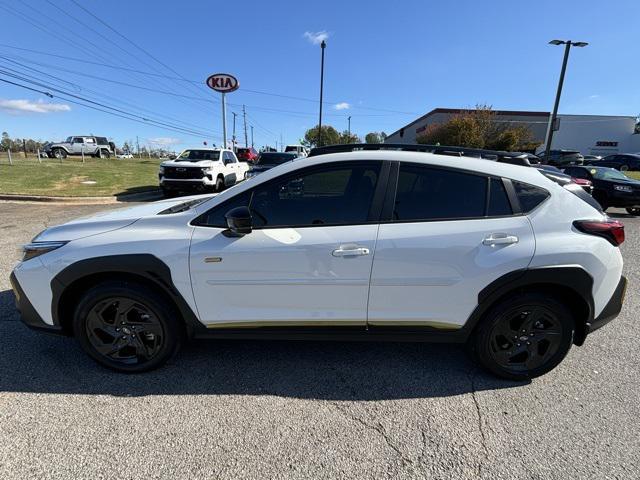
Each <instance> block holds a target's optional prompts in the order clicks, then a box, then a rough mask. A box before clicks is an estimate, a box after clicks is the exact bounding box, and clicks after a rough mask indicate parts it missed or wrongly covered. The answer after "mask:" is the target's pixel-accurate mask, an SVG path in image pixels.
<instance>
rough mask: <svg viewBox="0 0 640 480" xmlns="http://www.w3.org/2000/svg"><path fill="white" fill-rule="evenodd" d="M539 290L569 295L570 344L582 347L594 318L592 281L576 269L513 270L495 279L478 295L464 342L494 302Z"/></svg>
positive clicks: (582, 271)
mask: <svg viewBox="0 0 640 480" xmlns="http://www.w3.org/2000/svg"><path fill="white" fill-rule="evenodd" d="M528 288H542V289H546V290H549V291H550V293H555V292H554V291H553V290H554V289H555V290H557V292H571V295H570V297H571V298H567V299H566V300H567V301H568V302H569V303H570V304H571V307H572V311H573V312H574V314H576V319H575V320H576V334H575V337H574V343H575V344H577V345H582V343H584V340H585V338H586V335H587V333H588V331H589V325H590V324H591V323H592V322H593V318H594V310H595V307H594V301H593V278H592V277H591V275H589V273H588V272H587V271H586V270H584V269H583V268H581V267H578V266H564V267H563V266H558V267H541V268H529V269H522V270H515V271H513V272H509V273H507V274H505V275H502V276H501V277H499V278H497V279H496V280H494V281H493V282H491V283H490V284H489V285H487V286H486V287H485V288H483V289H482V290H481V291H480V292H479V293H478V305H477V306H476V308H475V309H474V311H473V313H472V314H471V316H470V317H469V319H468V320H467V322H466V323H465V325H464V327H463V328H462V330H463V331H464V337H465V338H466V339H468V337H469V335H471V333H472V332H473V330H474V329H475V327H476V326H477V325H478V322H479V321H480V320H481V319H482V317H483V316H484V314H485V313H486V312H487V311H488V310H489V309H490V308H491V307H492V306H493V305H495V303H496V302H497V301H499V300H500V299H501V298H503V297H504V296H506V295H509V294H510V293H517V292H523V291H526V289H528Z"/></svg>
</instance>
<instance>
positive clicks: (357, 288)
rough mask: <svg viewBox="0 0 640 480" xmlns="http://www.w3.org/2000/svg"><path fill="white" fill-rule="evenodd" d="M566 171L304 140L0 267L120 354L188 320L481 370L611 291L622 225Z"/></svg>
mask: <svg viewBox="0 0 640 480" xmlns="http://www.w3.org/2000/svg"><path fill="white" fill-rule="evenodd" d="M571 185H573V184H570V185H567V186H566V187H563V186H561V185H559V184H558V183H555V182H554V181H553V180H551V179H550V178H548V177H546V176H545V174H544V172H541V171H539V170H538V169H534V168H530V167H524V166H517V165H508V164H504V163H497V162H494V161H489V160H482V159H476V158H465V157H451V156H443V155H435V154H431V153H422V152H408V151H384V150H380V151H354V152H351V151H349V152H344V153H330V154H326V153H323V151H322V150H321V149H320V150H319V151H316V152H312V153H311V156H310V157H309V158H306V159H301V160H297V161H295V162H288V163H286V164H283V165H280V166H277V167H275V168H273V169H271V170H268V171H267V172H265V173H263V174H261V175H259V176H257V177H254V178H252V179H250V180H247V181H245V182H243V183H241V184H239V185H237V186H235V187H233V188H231V189H229V190H226V191H224V192H223V193H221V194H219V195H216V196H211V195H209V196H207V195H203V196H196V197H188V198H182V199H179V200H177V199H176V200H164V201H160V202H156V203H149V204H145V205H142V206H137V207H133V208H130V209H125V210H116V211H111V212H107V213H103V214H100V215H96V216H94V217H91V218H88V219H82V220H77V221H72V222H69V223H66V224H64V225H60V226H57V227H52V228H48V229H46V230H45V231H43V232H42V233H40V234H39V235H38V236H36V237H35V238H34V239H33V241H32V242H31V243H30V244H28V245H26V246H25V248H24V252H25V253H24V259H23V261H22V262H21V263H20V264H19V265H18V266H17V267H16V268H15V270H14V271H13V273H12V275H11V282H12V284H13V288H14V291H15V295H16V300H17V306H18V308H19V310H20V312H21V314H22V319H23V321H24V322H25V323H26V324H27V325H29V326H31V327H35V328H41V329H45V330H50V331H57V332H61V333H64V334H67V335H74V336H75V337H76V338H77V339H78V341H79V342H80V345H81V346H82V348H83V349H84V350H85V351H86V352H87V353H88V354H89V355H90V356H91V357H93V358H94V359H95V360H97V361H98V362H99V363H100V364H102V365H104V366H106V367H109V368H112V369H115V370H119V371H125V372H139V371H144V370H149V369H152V368H155V367H158V366H159V365H161V364H162V363H164V362H165V361H167V360H168V359H169V358H171V357H172V355H174V354H175V353H176V352H177V350H178V348H179V346H180V345H181V344H182V343H183V342H184V341H185V340H186V339H189V338H204V337H208V338H258V339H270V338H291V339H318V338H321V339H332V338H336V339H338V338H339V339H352V340H361V339H377V340H393V341H400V340H409V341H436V342H443V341H445V342H456V343H467V345H468V346H469V347H470V350H471V352H472V353H473V354H474V356H475V358H477V360H478V361H479V362H480V364H481V365H483V366H484V367H485V368H486V369H488V370H489V371H491V372H493V373H494V374H496V375H499V376H502V377H506V378H511V379H523V378H531V377H535V376H538V375H542V374H544V373H545V372H548V371H549V370H551V369H553V368H554V367H555V366H556V365H558V364H559V363H560V362H561V360H562V359H563V358H564V357H565V355H566V354H567V352H568V351H569V348H570V347H571V345H572V344H576V345H581V344H582V343H583V342H584V341H585V338H586V337H587V334H589V333H590V332H592V331H594V330H596V329H598V328H600V327H601V326H602V325H604V324H605V323H607V322H608V321H610V320H611V319H613V318H615V317H616V316H617V315H618V313H619V312H620V310H621V307H622V300H623V297H624V292H625V286H626V280H625V278H624V277H623V276H622V256H621V254H620V250H619V248H618V245H619V244H620V243H621V242H622V241H623V240H624V227H623V225H622V224H621V223H620V222H617V221H613V220H611V219H609V218H608V217H607V216H606V215H605V214H603V213H602V211H600V210H599V209H598V208H596V207H595V206H594V205H597V204H594V203H593V202H592V201H591V203H590V200H589V199H590V197H589V196H588V195H587V194H585V193H584V191H583V190H582V189H580V187H578V186H576V185H573V186H574V187H575V188H569V187H570V186H571ZM60 354H63V353H62V352H61V353H60Z"/></svg>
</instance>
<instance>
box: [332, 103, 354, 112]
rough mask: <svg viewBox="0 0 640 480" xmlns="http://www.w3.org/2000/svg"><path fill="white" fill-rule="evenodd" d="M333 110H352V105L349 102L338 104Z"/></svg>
mask: <svg viewBox="0 0 640 480" xmlns="http://www.w3.org/2000/svg"><path fill="white" fill-rule="evenodd" d="M333 108H335V109H336V110H349V109H350V108H351V104H350V103H347V102H340V103H336V104H335V105H334V106H333Z"/></svg>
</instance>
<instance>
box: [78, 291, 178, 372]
mask: <svg viewBox="0 0 640 480" xmlns="http://www.w3.org/2000/svg"><path fill="white" fill-rule="evenodd" d="M178 318H179V317H178V314H177V313H176V311H175V309H174V308H173V306H172V305H171V304H169V303H168V302H167V301H166V300H165V299H164V298H163V297H162V296H161V295H159V294H158V293H156V291H155V290H152V289H151V288H149V287H147V286H146V285H144V284H141V283H134V282H123V281H107V282H104V283H100V284H98V285H96V286H94V287H92V288H91V289H89V290H88V291H87V292H86V293H85V294H84V295H83V296H82V298H81V299H80V302H79V303H78V306H77V308H76V311H75V314H74V317H73V332H74V334H75V337H76V338H77V339H78V342H79V343H80V346H81V347H82V349H83V350H84V351H85V352H86V353H87V354H88V355H89V356H90V357H91V358H93V359H94V360H95V361H96V362H98V363H99V364H100V365H102V366H104V367H106V368H109V369H111V370H115V371H117V372H124V373H137V372H145V371H149V370H153V369H154V368H158V367H159V366H161V365H163V364H164V363H165V362H166V361H167V360H169V359H170V358H172V357H173V356H174V355H175V354H176V353H177V352H178V350H179V348H180V345H181V343H182V341H183V337H184V332H183V328H182V325H181V324H180V323H179V320H178Z"/></svg>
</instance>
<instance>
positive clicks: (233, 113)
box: [231, 112, 237, 152]
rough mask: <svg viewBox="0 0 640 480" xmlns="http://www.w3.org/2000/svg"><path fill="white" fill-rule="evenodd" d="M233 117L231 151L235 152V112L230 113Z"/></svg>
mask: <svg viewBox="0 0 640 480" xmlns="http://www.w3.org/2000/svg"><path fill="white" fill-rule="evenodd" d="M231 114H232V115H233V151H234V152H235V151H236V115H237V113H236V112H231Z"/></svg>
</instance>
